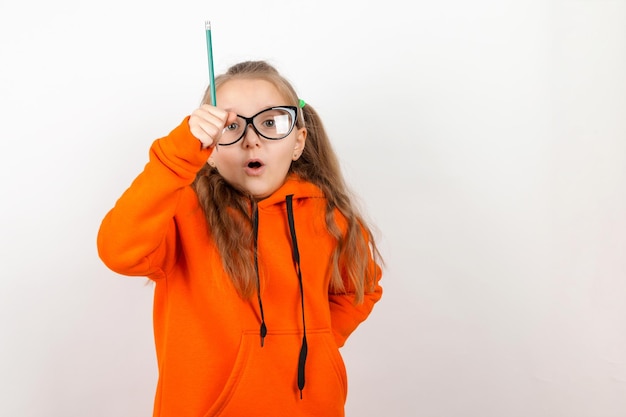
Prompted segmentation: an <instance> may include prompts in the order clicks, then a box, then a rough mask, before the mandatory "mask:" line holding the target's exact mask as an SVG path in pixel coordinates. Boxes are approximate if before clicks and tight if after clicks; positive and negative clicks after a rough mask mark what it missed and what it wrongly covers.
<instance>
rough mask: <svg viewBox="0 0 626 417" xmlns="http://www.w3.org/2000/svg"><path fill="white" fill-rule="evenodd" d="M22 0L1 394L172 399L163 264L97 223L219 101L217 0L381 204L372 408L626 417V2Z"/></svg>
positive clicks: (121, 401)
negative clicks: (152, 157) (162, 394)
mask: <svg viewBox="0 0 626 417" xmlns="http://www.w3.org/2000/svg"><path fill="white" fill-rule="evenodd" d="M1 1H2V3H0V4H1V5H0V54H1V56H0V181H1V192H2V203H1V205H0V210H1V211H0V385H1V386H0V415H1V416H7V417H9V416H10V417H35V416H37V417H39V416H43V417H87V416H88V417H113V416H116V417H118V416H119V417H126V416H128V417H131V416H132V417H135V416H149V415H150V413H151V408H152V399H153V393H154V387H155V382H156V369H155V357H154V346H153V341H152V327H151V326H152V324H151V308H152V299H151V296H152V287H150V286H146V285H145V283H146V280H144V279H142V278H127V277H122V276H118V275H116V274H114V273H112V272H110V271H109V270H108V269H106V268H105V267H104V265H103V264H102V263H101V262H100V260H99V259H98V257H97V252H96V245H95V239H96V233H97V229H98V227H99V224H100V221H101V219H102V217H103V216H104V214H105V213H106V211H108V210H109V209H110V207H111V206H112V205H113V203H114V202H115V200H116V198H117V197H118V196H119V195H120V194H121V193H122V192H123V191H124V189H125V188H126V187H127V186H128V185H129V184H130V182H131V181H132V179H133V178H134V177H135V176H136V175H137V174H138V173H139V172H140V170H141V169H142V168H143V165H144V164H145V162H146V161H147V154H148V148H149V146H150V143H151V142H152V140H153V139H155V138H157V137H160V136H164V135H166V134H167V133H168V132H169V131H170V130H171V129H173V128H174V127H175V126H176V125H177V124H178V123H179V122H180V121H181V120H182V119H183V118H184V117H185V116H186V115H187V114H189V113H190V112H191V111H192V110H193V109H194V108H195V107H196V106H197V104H198V103H199V100H200V98H201V96H202V93H203V91H204V89H205V87H206V85H207V81H208V75H207V61H206V48H205V38H204V21H205V19H210V20H211V21H212V23H213V52H214V55H215V60H216V64H215V70H216V73H221V72H222V71H224V70H225V69H226V68H227V67H228V66H230V65H231V64H233V63H235V62H237V61H239V60H244V59H267V60H269V61H270V63H272V64H274V65H276V66H277V67H278V68H279V70H281V71H282V72H283V73H284V74H285V75H286V76H287V77H288V78H289V79H290V80H291V81H292V82H293V83H294V84H295V86H296V88H297V89H298V91H299V93H300V96H301V97H302V98H304V99H305V100H306V101H307V102H309V103H310V104H311V105H312V106H314V107H315V108H316V109H317V110H318V111H319V112H320V113H321V116H322V118H323V120H324V121H325V124H326V127H327V129H328V131H329V133H330V135H331V137H332V139H333V141H334V144H335V146H336V150H337V152H338V153H339V155H340V157H341V159H342V161H343V166H344V171H345V174H346V176H347V178H348V180H349V182H350V184H351V185H352V187H353V189H354V191H356V193H357V194H358V195H359V196H360V197H361V201H362V204H363V206H364V207H365V208H366V211H367V213H368V216H369V217H370V218H371V219H372V220H373V221H374V222H375V224H376V225H377V227H378V230H379V237H380V244H381V248H382V250H383V253H384V255H385V257H386V260H387V269H386V274H385V276H384V279H383V281H382V284H383V285H384V289H385V294H384V297H383V299H382V300H381V302H380V303H379V304H378V305H377V307H376V309H375V310H374V313H373V314H372V316H371V318H370V320H369V321H367V322H366V323H364V324H363V326H362V327H360V328H359V329H358V330H357V331H356V332H355V333H354V335H353V337H352V338H351V339H350V340H349V341H348V344H347V346H346V347H345V348H344V349H343V354H344V356H345V361H346V364H347V367H348V372H349V381H350V390H349V399H348V404H347V415H348V416H349V417H367V416H399V417H404V416H407V417H410V416H425V417H517V416H519V417H529V416H532V417H624V416H626V302H625V299H626V1H623V0H622V1H620V0H613V1H610V0H605V1H603V0H578V1H576V0H571V1H565V0H552V1H548V0H546V1H539V0H519V1H512V0H476V1H471V2H470V1H462V0H444V1H404V0H386V1H381V2H368V1H339V0H336V1H307V2H302V1H287V0H280V1H275V0H265V1H262V0H254V1H251V0H240V1H222V2H212V1H194V0H179V1H170V2H167V3H166V2H163V1H151V2H150V1H120V0H110V1H108V2H93V3H91V2H87V1H81V2H79V1H70V0H66V1H63V0H61V1H43V0H36V1H31V2H28V1H25V2H17V1H16V0H13V1H10V0H1Z"/></svg>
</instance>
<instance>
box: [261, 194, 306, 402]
mask: <svg viewBox="0 0 626 417" xmlns="http://www.w3.org/2000/svg"><path fill="white" fill-rule="evenodd" d="M285 201H286V203H287V219H288V221H289V232H290V234H291V250H292V253H293V261H294V263H295V267H296V272H297V274H298V283H299V284H300V302H301V306H302V345H301V346H300V354H299V355H298V389H299V390H300V399H302V390H303V389H304V365H305V364H306V357H307V354H308V352H309V347H308V344H307V341H306V320H305V318H304V287H303V285H302V272H301V269H300V252H299V251H298V239H297V238H296V225H295V221H294V217H293V194H290V195H288V196H287V197H286V200H285ZM252 229H253V233H254V269H255V272H256V279H257V298H258V300H259V311H260V313H261V329H260V335H261V347H263V345H264V343H265V336H267V326H266V325H265V315H264V313H263V301H262V300H261V279H260V277H259V260H258V253H257V252H258V237H259V210H258V208H257V207H255V208H254V214H253V216H252Z"/></svg>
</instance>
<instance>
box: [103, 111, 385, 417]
mask: <svg viewBox="0 0 626 417" xmlns="http://www.w3.org/2000/svg"><path fill="white" fill-rule="evenodd" d="M210 152H211V151H210V150H202V149H201V148H200V142H199V141H198V140H196V139H195V138H194V137H193V136H192V135H191V133H190V132H189V128H188V123H187V119H185V120H184V121H183V123H181V125H180V126H178V127H177V128H176V129H174V130H173V131H172V132H171V133H170V134H169V135H168V136H166V137H164V138H161V139H158V140H156V141H155V142H154V143H153V145H152V147H151V149H150V159H149V162H148V163H147V164H146V166H145V169H144V171H143V172H142V173H141V174H140V175H139V176H138V177H137V178H136V179H135V181H133V183H132V185H131V186H130V187H129V189H128V190H126V191H125V192H124V194H123V195H122V196H121V197H120V198H119V199H118V201H117V202H116V204H115V206H114V207H113V209H112V210H111V211H110V212H109V213H107V215H106V216H105V218H104V220H103V221H102V224H101V227H100V230H99V233H98V240H97V244H98V250H99V255H100V257H101V259H102V260H103V262H104V263H105V264H106V265H107V266H108V267H109V268H110V269H112V270H113V271H116V272H118V273H120V274H124V275H133V276H147V277H149V278H150V279H152V280H153V281H154V282H155V283H156V286H155V294H154V337H155V344H156V352H157V360H158V369H159V381H158V386H157V392H156V396H155V405H154V416H155V417H156V416H158V417H187V416H189V417H192V416H193V417H210V416H221V417H230V416H237V417H241V416H268V415H271V416H274V417H276V416H290V417H293V416H324V417H335V416H343V415H344V404H345V400H346V395H347V378H346V371H345V367H344V363H343V360H342V358H341V355H340V353H339V347H341V346H342V345H343V344H344V343H345V341H346V338H347V337H348V336H349V335H350V334H351V333H352V332H353V331H354V330H355V328H356V327H357V326H358V325H359V324H360V323H361V322H362V321H363V320H365V319H366V318H367V316H368V315H369V313H370V312H371V310H372V308H373V306H374V304H375V303H376V302H377V301H378V300H379V298H380V297H381V294H382V289H381V287H380V286H379V285H378V279H380V268H379V267H378V266H377V265H376V264H374V262H373V261H372V267H373V268H376V271H377V286H376V290H375V291H374V292H373V293H370V294H366V297H365V302H364V303H362V304H359V305H354V304H353V297H352V296H351V295H350V294H348V295H333V294H329V291H328V288H329V275H328V262H329V257H330V256H329V255H330V253H331V251H332V249H333V247H334V241H333V239H332V238H331V237H330V235H329V234H328V232H327V231H326V226H325V220H324V210H325V204H326V201H325V199H324V197H323V195H322V193H321V191H320V190H319V189H318V188H317V187H316V186H314V185H312V184H310V183H306V182H302V181H298V180H297V179H289V180H288V181H287V182H286V183H285V185H284V186H283V187H282V188H280V189H279V190H278V191H277V192H276V193H274V194H273V195H272V196H270V197H269V198H267V199H265V200H263V201H261V202H259V241H258V256H259V270H260V279H261V289H262V290H261V293H262V300H263V308H264V312H265V321H266V324H267V328H268V335H267V337H266V338H265V344H264V346H263V347H261V344H260V336H259V325H260V313H259V305H258V301H257V299H256V297H253V298H252V299H251V300H243V299H241V297H239V296H238V294H237V292H236V291H235V290H234V287H233V286H232V284H231V283H230V280H229V278H228V277H227V276H226V274H225V273H224V271H223V268H222V265H221V261H220V256H219V254H218V251H217V248H216V247H215V245H214V243H213V242H212V241H211V238H210V236H209V234H208V233H207V228H206V221H205V218H204V215H203V212H202V210H201V208H200V207H199V205H198V201H197V197H196V195H195V192H194V191H193V190H192V188H191V187H190V184H191V182H192V181H193V179H194V177H195V175H196V173H197V171H198V170H199V169H200V168H201V167H202V165H203V164H204V163H205V162H206V160H207V158H208V157H209V155H210ZM288 194H294V216H295V224H296V233H297V236H298V245H299V250H300V257H301V267H302V274H303V287H304V297H305V300H304V301H305V314H306V328H307V339H308V346H309V354H308V358H307V362H306V385H305V387H304V391H303V399H300V393H299V391H298V388H297V383H296V379H297V364H298V352H299V350H300V344H301V339H302V312H301V304H300V302H301V300H300V288H299V285H298V278H297V273H296V269H295V267H294V263H293V258H292V249H291V239H290V235H289V226H288V221H287V214H286V209H285V196H286V195H288Z"/></svg>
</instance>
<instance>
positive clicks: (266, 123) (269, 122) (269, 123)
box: [263, 119, 275, 128]
mask: <svg viewBox="0 0 626 417" xmlns="http://www.w3.org/2000/svg"><path fill="white" fill-rule="evenodd" d="M274 125H275V122H274V119H267V120H264V121H263V127H270V128H271V127H274Z"/></svg>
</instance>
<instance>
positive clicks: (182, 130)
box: [153, 116, 213, 178]
mask: <svg viewBox="0 0 626 417" xmlns="http://www.w3.org/2000/svg"><path fill="white" fill-rule="evenodd" d="M153 151H154V154H155V155H156V157H157V158H158V159H159V160H160V161H161V162H162V163H163V164H164V165H166V166H168V167H169V168H170V169H171V170H172V171H175V172H177V173H178V174H179V175H180V176H181V177H191V178H193V177H195V175H196V173H197V172H198V171H199V170H200V168H202V166H203V165H204V164H205V163H206V162H207V160H208V159H209V157H210V156H211V153H212V152H213V147H211V148H206V149H203V148H202V142H200V141H199V140H198V139H197V138H196V137H195V136H193V134H192V133H191V131H190V130H189V116H187V117H185V118H184V119H183V121H182V122H181V123H180V124H179V125H178V126H177V127H176V128H175V129H174V130H172V131H171V132H170V134H169V135H167V136H166V137H164V138H161V139H158V140H157V141H156V143H155V144H154V146H153Z"/></svg>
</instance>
